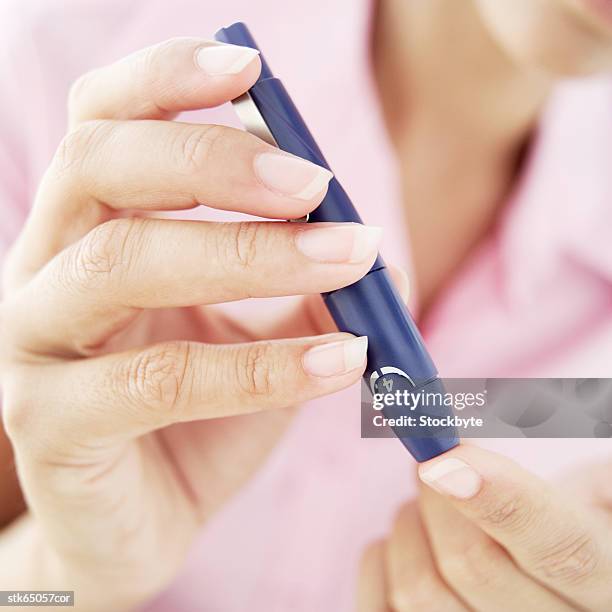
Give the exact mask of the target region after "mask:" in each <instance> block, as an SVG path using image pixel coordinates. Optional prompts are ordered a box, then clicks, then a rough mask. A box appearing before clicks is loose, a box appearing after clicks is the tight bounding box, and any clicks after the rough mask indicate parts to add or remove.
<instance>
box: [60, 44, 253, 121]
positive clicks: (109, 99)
mask: <svg viewBox="0 0 612 612" xmlns="http://www.w3.org/2000/svg"><path fill="white" fill-rule="evenodd" d="M258 53H259V52H258V51H256V50H255V49H249V48H248V47H239V46H236V45H225V44H222V43H218V42H215V41H208V40H204V39H200V38H172V39H170V40H167V41H165V42H162V43H159V44H157V45H153V46H151V47H147V48H146V49H141V50H140V51H137V52H135V53H133V54H131V55H129V56H127V57H125V58H123V59H121V60H119V61H117V62H115V63H113V64H109V65H108V66H104V67H102V68H97V69H95V70H92V71H91V72H88V73H86V74H84V75H83V76H81V77H80V78H79V79H77V80H76V81H75V83H74V85H73V86H72V88H71V90H70V95H69V102H68V110H69V119H70V125H71V127H74V126H75V125H76V124H77V123H81V122H84V121H89V120H92V119H171V118H172V117H173V116H174V115H176V114H177V113H179V112H181V111H185V110H194V109H198V108H210V107H213V106H218V105H219V104H222V103H224V102H227V101H229V100H233V99H234V98H236V97H237V96H239V95H240V94H242V93H244V92H245V91H246V90H247V89H248V88H249V87H251V85H253V83H255V81H256V80H257V77H258V76H259V72H260V70H261V62H260V61H259V57H258Z"/></svg>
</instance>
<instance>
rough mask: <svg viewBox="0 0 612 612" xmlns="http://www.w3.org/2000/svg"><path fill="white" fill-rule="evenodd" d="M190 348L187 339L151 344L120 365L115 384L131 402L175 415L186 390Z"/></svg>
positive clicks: (140, 406) (181, 403) (158, 411)
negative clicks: (184, 340)
mask: <svg viewBox="0 0 612 612" xmlns="http://www.w3.org/2000/svg"><path fill="white" fill-rule="evenodd" d="M190 351H191V345H190V344H189V343H188V342H171V343H166V344H160V345H157V346H153V347H150V348H148V349H146V350H144V351H143V352H141V353H139V354H137V355H135V356H134V357H133V358H132V359H130V360H128V361H127V363H125V364H122V365H121V366H120V372H119V373H118V375H115V377H114V378H115V381H116V382H115V384H117V381H118V384H119V387H120V393H122V395H123V396H124V397H125V399H126V400H127V401H128V402H129V403H130V404H131V405H135V406H137V407H139V408H143V407H144V408H145V409H150V410H151V411H154V412H156V413H161V414H174V413H176V412H177V411H178V410H179V409H180V407H181V406H182V405H183V404H184V401H183V400H184V399H186V397H185V396H186V394H187V392H188V384H187V381H188V378H189V363H190Z"/></svg>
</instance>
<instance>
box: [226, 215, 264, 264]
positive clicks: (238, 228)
mask: <svg viewBox="0 0 612 612" xmlns="http://www.w3.org/2000/svg"><path fill="white" fill-rule="evenodd" d="M261 231H262V225H261V224H259V223H250V222H248V221H241V222H240V223H236V224H233V240H232V241H230V242H229V243H228V247H229V248H230V249H231V253H230V256H231V259H232V260H233V261H234V262H236V263H237V264H238V266H239V267H240V268H244V269H245V270H247V271H248V270H250V269H251V268H252V267H253V264H254V263H255V261H256V259H257V253H258V250H259V249H258V247H259V244H260V243H261V238H262V236H261Z"/></svg>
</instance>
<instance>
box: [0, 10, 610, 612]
mask: <svg viewBox="0 0 612 612" xmlns="http://www.w3.org/2000/svg"><path fill="white" fill-rule="evenodd" d="M369 9H370V1H369V0H334V1H333V2H331V1H329V0H308V2H284V1H282V0H258V1H257V2H253V1H252V0H232V1H231V2H221V1H217V2H207V1H203V0H198V1H195V0H173V2H167V1H162V0H147V1H146V2H145V1H144V0H132V1H131V2H124V1H119V0H5V2H4V3H2V5H0V40H2V41H3V42H2V45H3V53H2V54H0V87H1V91H2V96H1V98H0V211H1V215H2V223H1V224H0V256H1V255H2V254H3V253H4V252H5V251H6V249H7V247H8V245H10V243H11V242H12V240H13V239H14V238H15V235H16V234H17V232H18V231H19V228H20V226H21V225H22V224H23V222H24V219H25V217H26V215H27V213H28V209H29V207H30V204H31V202H32V199H33V195H34V192H35V190H36V186H37V183H38V181H39V179H40V177H41V174H42V172H43V171H44V169H45V167H46V166H47V164H48V163H49V160H50V159H51V156H52V155H53V152H54V150H55V148H56V146H57V144H58V142H59V140H60V138H61V137H62V134H63V133H64V131H65V129H66V117H65V100H66V93H67V89H68V87H69V84H70V83H71V81H72V80H73V79H75V78H76V77H77V76H78V75H79V74H80V73H82V72H85V71H86V70H89V69H91V68H92V67H95V66H97V65H101V64H104V63H108V62H110V61H112V60H114V59H117V58H119V57H121V56H124V55H126V54H128V53H130V52H132V51H134V50H136V49H138V48H140V47H143V46H146V45H149V44H152V43H155V42H158V41H161V40H163V39H166V38H170V37H173V36H185V35H188V36H204V37H210V36H212V34H213V33H214V31H215V30H216V29H217V28H219V27H221V26H223V25H227V24H229V23H231V22H233V21H236V20H243V21H246V22H247V23H248V24H249V25H250V27H251V28H252V30H253V32H254V34H255V35H256V37H257V39H258V40H259V41H260V43H261V45H262V47H263V48H264V50H265V52H266V56H267V59H268V60H269V62H270V64H271V66H272V67H273V69H274V70H275V72H276V73H277V74H278V75H279V76H281V77H282V79H283V81H284V82H285V84H286V86H287V88H288V89H289V91H290V92H291V94H292V96H293V98H294V99H295V100H296V103H297V104H298V106H299V107H300V109H301V110H302V112H303V115H304V117H305V119H306V121H307V122H308V124H309V125H310V126H311V128H312V130H313V132H314V134H315V135H316V137H317V138H318V141H319V143H320V145H321V148H322V149H323V151H324V152H325V154H326V157H327V158H328V160H329V161H330V163H331V165H332V167H333V169H334V171H335V173H336V175H337V176H338V178H339V179H340V180H341V181H342V183H343V184H344V186H345V188H346V189H347V191H348V192H349V193H350V194H351V195H352V197H353V199H354V201H355V204H356V205H357V207H358V208H359V210H360V211H361V212H362V214H363V217H364V219H365V221H366V222H369V223H375V224H378V225H383V226H384V227H385V232H386V237H385V240H384V249H383V255H384V257H385V258H386V259H387V260H388V261H391V262H395V263H398V264H400V265H402V264H403V265H405V266H407V267H409V265H410V263H409V261H410V258H409V247H408V245H407V241H406V233H405V227H406V225H405V221H404V219H403V218H402V207H401V205H400V199H399V193H398V177H397V174H396V167H395V164H394V159H393V154H392V151H391V149H390V146H389V143H388V142H387V140H386V136H385V131H384V128H383V125H382V122H381V116H380V110H379V108H378V106H377V101H376V97H375V94H374V90H373V87H372V82H371V77H370V75H369V73H368V65H367V30H368V26H369ZM611 103H612V81H611V80H610V79H609V78H598V79H589V80H582V81H576V82H567V83H565V84H563V85H562V86H560V87H559V88H558V92H557V93H556V95H555V96H554V98H553V99H552V100H551V101H550V104H549V108H548V110H547V112H546V114H545V116H544V117H543V119H542V124H541V129H540V131H539V135H538V139H537V142H536V143H535V146H534V149H533V151H532V153H531V159H530V161H529V164H528V169H527V170H526V172H525V174H524V176H523V177H522V179H521V181H520V184H518V185H517V186H516V189H515V192H514V194H513V196H512V197H511V198H510V200H509V201H508V202H507V205H506V207H505V211H504V214H503V218H502V222H501V224H500V226H499V227H498V229H497V230H496V231H495V233H494V234H492V235H491V236H490V237H489V238H488V239H487V240H486V242H485V243H484V244H483V245H482V246H481V248H480V249H479V250H478V252H476V253H475V254H474V255H473V256H472V257H471V259H470V260H469V261H468V262H467V263H466V264H465V265H464V266H463V268H462V270H461V271H460V272H459V273H458V274H457V276H456V278H455V279H454V281H453V283H452V285H451V286H449V287H448V289H447V290H446V291H445V293H444V295H443V296H442V297H441V299H440V300H439V301H438V304H437V305H436V307H435V310H434V311H433V312H432V314H431V316H430V317H429V319H428V323H427V328H426V329H425V330H424V335H425V339H426V342H427V344H428V346H429V347H430V350H431V352H432V354H433V356H434V359H435V361H436V363H437V364H438V367H439V368H440V371H441V373H442V374H443V375H445V376H457V377H461V376H466V377H469V376H474V377H485V376H486V377H488V376H559V377H563V376H568V377H578V376H580V377H592V376H593V377H606V376H610V375H611V373H612V239H611V234H610V232H611V230H610V228H611V227H612V172H610V168H609V167H608V166H609V160H610V159H612V112H611V110H610V109H611V108H612V107H611ZM187 117H188V119H189V120H190V121H205V122H224V123H228V122H229V123H234V124H235V119H234V118H233V115H232V113H231V111H230V110H229V109H228V108H222V109H219V110H215V111H199V112H195V113H188V114H186V115H185V117H184V118H187ZM364 145H367V146H364ZM197 214H198V215H199V216H200V217H202V218H220V217H221V216H223V215H222V214H221V213H213V212H212V211H210V210H208V209H205V208H202V209H199V210H198V211H197ZM225 216H227V215H225ZM278 302H280V301H277V303H278ZM416 306H418V305H415V307H416ZM232 308H238V309H245V308H247V306H246V305H244V304H239V305H233V306H232ZM483 443H484V442H483ZM486 444H487V446H488V447H490V448H492V449H495V450H499V451H500V452H503V453H506V454H508V455H510V456H513V457H514V458H515V459H517V460H518V461H520V462H522V463H523V464H525V465H526V466H528V467H529V468H530V469H533V470H534V471H536V472H538V473H540V474H543V475H548V474H552V473H553V472H554V471H556V470H558V469H561V468H562V467H564V466H565V465H568V464H571V463H574V462H576V461H581V460H586V459H587V458H588V459H591V458H594V457H596V456H601V455H602V454H603V453H609V452H610V443H609V441H607V440H585V441H580V440H569V441H568V440H552V441H551V440H549V441H543V440H533V439H532V440H490V441H487V442H486ZM413 491H414V465H413V461H412V460H411V459H410V457H409V455H408V454H407V453H406V452H405V450H404V449H403V448H402V446H401V445H400V444H399V443H398V442H397V441H396V440H393V439H382V440H362V439H361V438H360V414H359V388H358V387H357V386H355V387H354V388H351V389H348V390H346V391H344V392H342V393H338V394H336V395H334V396H332V397H327V398H325V399H322V400H320V401H317V402H313V404H312V405H308V406H305V407H304V408H303V410H302V411H301V412H300V414H299V416H298V417H297V418H296V420H295V422H294V424H293V426H292V427H291V429H290V430H289V432H288V433H287V435H286V436H285V437H284V439H283V440H282V441H281V443H280V444H279V446H278V447H277V448H276V450H275V451H274V452H273V454H272V455H271V456H270V458H269V460H268V461H267V462H266V464H265V465H264V467H263V468H262V469H261V470H260V471H259V473H258V474H257V475H256V477H255V478H254V479H253V480H252V481H251V483H250V484H249V485H248V486H246V487H245V488H244V489H243V490H242V491H241V492H240V493H239V494H238V495H237V496H236V497H234V499H233V500H232V501H231V502H230V503H229V504H228V505H227V506H226V507H225V509H224V510H223V511H222V512H221V513H219V514H218V515H217V516H216V517H215V518H214V519H213V520H212V521H211V522H210V523H209V524H208V525H207V526H206V527H205V528H204V529H203V530H202V532H201V534H200V536H199V538H198V540H197V542H195V543H194V547H193V551H192V553H191V555H190V557H189V559H188V561H187V563H186V565H185V568H184V570H183V571H182V573H181V575H180V576H178V578H177V579H176V581H175V583H174V584H173V585H172V586H171V587H170V588H169V589H168V590H167V592H166V593H164V594H163V595H161V596H160V597H159V598H158V599H157V601H155V602H153V603H152V604H151V605H150V606H149V607H147V609H148V610H157V611H162V610H163V611H172V612H182V611H189V612H191V611H194V610H198V611H206V612H243V611H244V610H250V611H251V612H260V611H261V612H286V611H288V610H291V611H292V612H313V611H315V610H316V611H317V612H327V611H329V612H345V611H349V610H352V606H353V596H354V591H355V579H356V569H357V564H358V561H359V556H360V554H361V551H362V549H363V548H364V546H365V545H366V544H367V543H368V542H369V541H371V540H372V539H374V538H377V537H380V536H381V535H383V534H384V533H386V531H387V530H388V528H389V524H390V521H391V519H392V517H393V514H394V512H395V511H396V509H397V507H398V505H399V504H400V503H402V502H403V501H404V500H406V499H407V498H409V497H410V496H411V495H412V494H413ZM169 527H170V528H171V526H169Z"/></svg>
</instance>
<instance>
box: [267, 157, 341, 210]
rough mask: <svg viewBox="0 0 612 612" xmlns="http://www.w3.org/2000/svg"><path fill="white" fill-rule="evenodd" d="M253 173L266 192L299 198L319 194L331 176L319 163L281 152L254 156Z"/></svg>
mask: <svg viewBox="0 0 612 612" xmlns="http://www.w3.org/2000/svg"><path fill="white" fill-rule="evenodd" d="M255 172H256V173H257V176H258V177H259V180H260V181H261V182H262V183H263V184H264V185H265V186H266V187H267V188H268V189H269V190H270V191H274V192H275V193H279V194H282V195H286V196H290V197H292V198H298V199H300V200H311V199H312V198H314V196H316V195H317V194H318V193H321V192H322V191H323V189H325V187H326V186H327V184H328V183H329V181H330V180H331V178H332V176H333V174H332V173H331V172H330V171H329V170H326V169H325V168H321V166H317V165H316V164H311V163H310V162H308V161H306V160H304V159H300V158H298V157H294V156H292V155H283V154H282V153H260V154H259V155H257V157H256V158H255Z"/></svg>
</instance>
